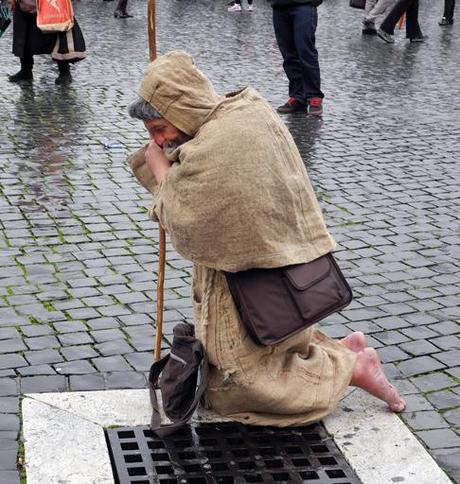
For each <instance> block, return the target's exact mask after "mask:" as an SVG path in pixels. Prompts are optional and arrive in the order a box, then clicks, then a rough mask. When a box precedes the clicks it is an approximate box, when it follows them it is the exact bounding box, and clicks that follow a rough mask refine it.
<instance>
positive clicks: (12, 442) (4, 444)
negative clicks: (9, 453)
mask: <svg viewBox="0 0 460 484" xmlns="http://www.w3.org/2000/svg"><path fill="white" fill-rule="evenodd" d="M1 433H3V432H1ZM17 447H18V441H17V440H16V438H14V439H3V438H2V437H1V436H0V451H1V450H14V451H15V453H17Z"/></svg>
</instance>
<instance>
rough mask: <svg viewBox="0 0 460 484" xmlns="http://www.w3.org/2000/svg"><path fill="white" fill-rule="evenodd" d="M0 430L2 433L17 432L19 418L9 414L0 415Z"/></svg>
mask: <svg viewBox="0 0 460 484" xmlns="http://www.w3.org/2000/svg"><path fill="white" fill-rule="evenodd" d="M0 429H2V431H8V430H11V431H13V432H18V431H19V417H18V416H17V415H13V414H9V413H0Z"/></svg>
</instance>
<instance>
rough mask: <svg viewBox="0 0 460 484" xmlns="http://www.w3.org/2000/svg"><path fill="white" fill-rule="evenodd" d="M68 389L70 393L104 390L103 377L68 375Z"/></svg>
mask: <svg viewBox="0 0 460 484" xmlns="http://www.w3.org/2000/svg"><path fill="white" fill-rule="evenodd" d="M69 388H70V390H71V391H73V392H76V391H88V390H104V388H105V381H104V376H103V375H101V374H99V373H92V374H89V375H70V377H69Z"/></svg>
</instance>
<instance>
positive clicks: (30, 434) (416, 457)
mask: <svg viewBox="0 0 460 484" xmlns="http://www.w3.org/2000/svg"><path fill="white" fill-rule="evenodd" d="M22 412H23V429H24V440H25V460H26V470H27V483H28V484H42V483H43V482H46V483H47V484H82V483H85V484H86V483H88V484H112V483H113V482H114V480H113V475H112V468H111V465H110V458H109V455H108V450H107V446H106V442H105V437H104V428H105V427H110V426H114V425H117V426H137V425H147V424H148V423H149V421H150V416H151V409H150V400H149V394H148V391H147V390H112V391H94V392H72V393H40V394H29V395H26V396H25V398H24V400H23V404H22ZM195 420H196V421H200V422H203V421H206V422H209V421H222V420H227V419H222V417H220V416H216V415H215V414H212V413H210V412H207V411H204V412H199V414H198V415H197V416H196V417H195ZM325 426H326V429H327V431H328V432H329V433H330V434H331V435H332V436H333V437H334V441H335V442H336V444H337V446H338V447H339V449H340V450H341V452H342V453H343V454H344V456H345V458H346V459H347V460H348V462H349V463H350V465H351V466H352V468H353V469H354V470H355V472H356V473H357V475H358V477H359V478H360V479H361V481H362V482H363V484H376V483H379V484H386V483H388V484H394V483H395V482H404V483H408V484H412V483H413V484H433V483H434V482H436V484H449V483H451V481H450V480H449V478H448V477H447V476H446V475H445V474H444V472H443V471H442V470H441V469H440V468H439V467H438V466H437V464H436V463H435V461H434V460H433V459H432V457H431V456H430V455H429V454H428V453H427V451H426V450H425V449H424V448H423V446H422V445H421V444H420V443H419V442H418V441H417V439H416V438H415V437H414V436H413V435H412V433H411V432H410V431H409V430H408V429H407V427H406V426H405V425H404V423H403V422H402V421H401V420H400V419H399V418H398V417H397V416H396V415H394V414H392V413H390V412H388V411H386V409H385V406H384V405H383V404H381V403H380V402H379V401H378V400H376V399H374V398H372V397H370V396H369V395H367V394H365V393H364V392H361V391H358V390H356V391H351V392H348V393H347V394H346V396H345V397H344V399H343V400H342V402H341V403H340V405H339V408H338V409H337V411H336V412H335V413H334V414H333V415H332V416H331V417H329V418H328V419H326V421H325Z"/></svg>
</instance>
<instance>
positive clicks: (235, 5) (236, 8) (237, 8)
mask: <svg viewBox="0 0 460 484" xmlns="http://www.w3.org/2000/svg"><path fill="white" fill-rule="evenodd" d="M252 2H253V0H248V10H249V11H250V12H252V11H253V9H254V6H253V4H252ZM227 10H228V11H229V12H241V10H242V9H241V0H235V1H234V2H232V3H231V4H230V6H229V7H228V9H227Z"/></svg>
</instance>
